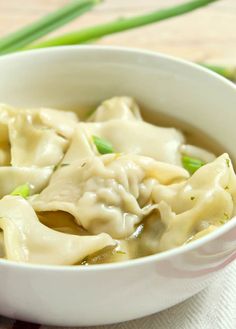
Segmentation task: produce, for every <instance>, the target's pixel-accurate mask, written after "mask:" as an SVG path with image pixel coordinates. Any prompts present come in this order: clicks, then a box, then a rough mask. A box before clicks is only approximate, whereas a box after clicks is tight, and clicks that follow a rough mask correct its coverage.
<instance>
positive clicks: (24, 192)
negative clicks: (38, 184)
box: [11, 183, 30, 198]
mask: <svg viewBox="0 0 236 329" xmlns="http://www.w3.org/2000/svg"><path fill="white" fill-rule="evenodd" d="M11 195H15V196H17V195H19V196H21V197H22V198H27V197H28V196H29V195H30V187H29V184H28V183H26V184H23V185H19V186H17V187H16V188H15V189H14V190H13V191H12V192H11Z"/></svg>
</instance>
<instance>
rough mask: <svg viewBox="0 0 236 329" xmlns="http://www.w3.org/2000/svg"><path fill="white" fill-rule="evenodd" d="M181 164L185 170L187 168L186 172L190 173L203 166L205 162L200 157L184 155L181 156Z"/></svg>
mask: <svg viewBox="0 0 236 329" xmlns="http://www.w3.org/2000/svg"><path fill="white" fill-rule="evenodd" d="M182 164H183V167H184V168H185V169H186V170H188V172H189V173H190V174H191V175H192V174H194V173H195V171H197V170H198V169H199V168H201V167H202V166H204V164H205V162H203V161H202V160H200V159H196V158H191V157H189V156H186V155H184V156H183V157H182Z"/></svg>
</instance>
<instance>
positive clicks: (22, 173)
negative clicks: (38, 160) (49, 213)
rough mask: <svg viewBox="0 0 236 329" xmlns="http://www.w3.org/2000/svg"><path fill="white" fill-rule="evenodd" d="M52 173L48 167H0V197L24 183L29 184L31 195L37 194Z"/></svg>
mask: <svg viewBox="0 0 236 329" xmlns="http://www.w3.org/2000/svg"><path fill="white" fill-rule="evenodd" d="M52 171H53V169H52V168H50V167H44V168H37V167H0V197H3V196H4V195H7V194H10V193H11V192H12V191H13V190H14V189H15V188H16V187H17V186H19V185H23V184H25V183H28V184H29V186H30V192H31V194H35V193H39V192H41V191H42V189H43V188H44V187H45V186H46V185H47V184H48V181H49V178H50V176H51V174H52Z"/></svg>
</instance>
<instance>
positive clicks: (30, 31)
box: [0, 0, 101, 54]
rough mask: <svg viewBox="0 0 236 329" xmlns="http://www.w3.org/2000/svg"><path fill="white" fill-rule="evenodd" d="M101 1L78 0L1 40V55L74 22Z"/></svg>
mask: <svg viewBox="0 0 236 329" xmlns="http://www.w3.org/2000/svg"><path fill="white" fill-rule="evenodd" d="M100 2H101V0H77V1H72V2H70V3H69V4H67V5H66V6H64V7H62V8H60V9H58V10H56V11H55V12H52V13H50V14H49V15H47V16H44V17H43V18H41V19H40V20H38V21H36V22H34V23H33V24H30V25H27V26H26V27H23V28H22V29H20V30H18V31H16V32H13V33H11V34H9V35H7V36H6V37H4V38H1V39H0V54H5V53H10V52H14V51H16V50H20V49H22V48H23V47H24V46H27V45H29V44H31V43H32V42H33V41H35V40H38V39H39V38H41V37H43V36H44V35H46V34H48V33H49V32H52V31H54V30H56V29H57V28H59V27H61V26H63V25H65V24H66V23H68V22H70V21H72V20H73V19H75V18H76V17H78V16H80V15H82V14H84V13H85V12H87V11H88V10H90V9H91V8H92V7H93V6H94V5H96V4H98V3H100Z"/></svg>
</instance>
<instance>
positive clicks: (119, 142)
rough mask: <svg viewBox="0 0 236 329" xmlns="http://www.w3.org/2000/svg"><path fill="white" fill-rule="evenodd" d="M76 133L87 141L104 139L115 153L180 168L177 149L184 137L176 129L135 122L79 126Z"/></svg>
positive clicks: (114, 121)
mask: <svg viewBox="0 0 236 329" xmlns="http://www.w3.org/2000/svg"><path fill="white" fill-rule="evenodd" d="M78 129H81V130H83V131H85V132H86V135H87V136H88V138H89V140H92V138H91V136H93V135H95V136H99V137H101V138H104V139H106V140H107V141H109V142H110V143H111V144H112V145H113V148H114V151H115V152H117V153H126V154H128V153H129V154H130V153H131V154H139V155H144V156H148V157H152V158H153V159H155V160H158V161H163V162H167V163H171V164H175V165H181V154H180V150H179V149H180V146H181V145H182V144H183V143H184V137H183V135H182V133H181V132H179V131H178V130H177V129H174V128H162V127H157V126H154V125H151V124H149V123H146V122H143V121H137V120H136V121H135V120H133V121H129V120H110V121H107V122H102V123H87V124H83V123H81V124H78ZM95 152H96V150H95Z"/></svg>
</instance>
